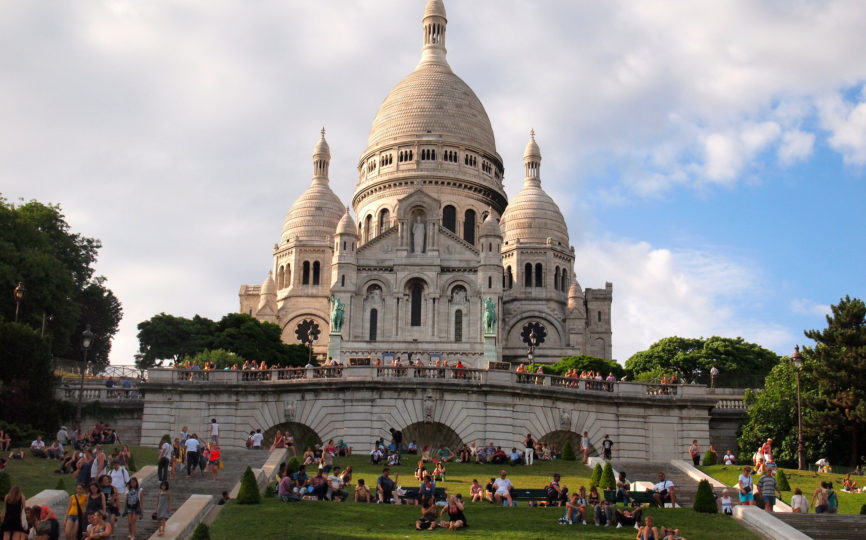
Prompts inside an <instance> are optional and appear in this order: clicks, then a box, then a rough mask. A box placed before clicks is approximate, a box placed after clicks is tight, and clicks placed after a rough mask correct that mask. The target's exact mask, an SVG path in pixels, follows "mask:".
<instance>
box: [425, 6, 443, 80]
mask: <svg viewBox="0 0 866 540" xmlns="http://www.w3.org/2000/svg"><path fill="white" fill-rule="evenodd" d="M447 24H448V19H446V18H445V4H444V3H443V2H442V0H427V6H426V7H425V8H424V19H423V25H424V48H423V50H422V53H421V63H422V64H423V63H425V62H431V63H434V64H445V65H448V61H447V60H446V59H445V54H446V53H447V50H446V49H445V26H446V25H447Z"/></svg>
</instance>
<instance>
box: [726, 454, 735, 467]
mask: <svg viewBox="0 0 866 540" xmlns="http://www.w3.org/2000/svg"><path fill="white" fill-rule="evenodd" d="M733 464H734V456H733V454H725V465H733Z"/></svg>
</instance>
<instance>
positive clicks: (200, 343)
mask: <svg viewBox="0 0 866 540" xmlns="http://www.w3.org/2000/svg"><path fill="white" fill-rule="evenodd" d="M215 333H216V323H214V322H213V321H212V320H210V319H207V318H205V317H200V316H198V315H196V316H195V317H193V318H192V319H186V318H184V317H176V316H174V315H168V314H165V313H160V314H158V315H154V316H153V317H151V318H150V320H147V321H143V322H140V323H138V342H139V349H138V350H139V353H141V355H142V356H141V357H139V359H138V360H136V364H137V365H138V367H140V368H142V369H147V368H150V367H153V366H156V365H162V362H163V361H164V360H170V361H171V362H172V363H177V362H178V361H179V360H180V359H181V358H183V357H184V356H192V355H195V354H198V353H200V352H202V351H204V350H205V349H208V348H211V347H212V345H213V340H214V334H215Z"/></svg>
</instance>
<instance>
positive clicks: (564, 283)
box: [562, 268, 568, 292]
mask: <svg viewBox="0 0 866 540" xmlns="http://www.w3.org/2000/svg"><path fill="white" fill-rule="evenodd" d="M562 292H568V274H567V273H566V272H565V268H563V269H562Z"/></svg>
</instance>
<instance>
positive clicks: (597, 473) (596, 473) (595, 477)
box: [589, 463, 604, 487]
mask: <svg viewBox="0 0 866 540" xmlns="http://www.w3.org/2000/svg"><path fill="white" fill-rule="evenodd" d="M603 473H604V471H602V469H601V464H600V463H596V464H595V469H593V470H592V478H591V479H590V481H589V485H590V487H593V486H595V487H598V485H599V484H600V483H601V475H602V474H603Z"/></svg>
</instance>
